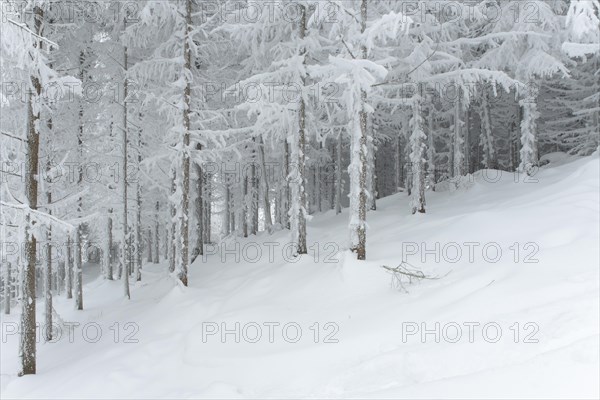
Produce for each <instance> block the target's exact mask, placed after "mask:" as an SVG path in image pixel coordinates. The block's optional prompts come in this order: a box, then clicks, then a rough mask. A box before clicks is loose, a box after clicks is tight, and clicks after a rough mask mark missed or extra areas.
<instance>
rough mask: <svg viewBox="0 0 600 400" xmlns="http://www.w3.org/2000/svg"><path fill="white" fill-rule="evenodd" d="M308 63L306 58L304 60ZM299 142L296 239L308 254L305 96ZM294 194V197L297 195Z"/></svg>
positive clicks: (303, 23)
mask: <svg viewBox="0 0 600 400" xmlns="http://www.w3.org/2000/svg"><path fill="white" fill-rule="evenodd" d="M300 16H301V18H300V40H302V41H303V40H304V39H305V38H306V7H305V6H304V5H301V6H300ZM300 55H301V56H303V57H306V48H305V47H304V46H303V47H302V48H301V50H300ZM303 63H304V64H306V59H305V60H304V61H303ZM300 81H301V82H300V85H301V86H302V87H305V86H306V75H305V74H302V75H301V78H300ZM298 117H299V118H298V138H297V140H298V142H297V144H296V146H297V151H296V159H295V160H294V161H295V162H296V164H297V165H296V168H297V169H298V176H297V177H296V178H295V179H296V180H297V181H298V182H296V183H295V185H296V190H295V191H296V193H294V194H295V195H296V196H297V199H293V200H294V201H297V202H299V205H298V206H297V207H296V208H297V209H298V211H297V212H298V215H297V216H296V218H297V226H296V227H295V229H296V232H295V235H296V240H297V242H298V243H297V246H298V247H297V252H298V254H307V252H308V250H307V246H306V214H307V210H306V208H307V204H306V131H305V130H306V104H305V102H304V97H301V98H300V108H299V113H298ZM296 196H294V197H296Z"/></svg>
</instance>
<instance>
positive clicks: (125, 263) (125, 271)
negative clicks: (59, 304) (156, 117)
mask: <svg viewBox="0 0 600 400" xmlns="http://www.w3.org/2000/svg"><path fill="white" fill-rule="evenodd" d="M123 24H124V28H125V27H126V25H127V19H126V18H125V19H124V21H123ZM123 69H124V71H123V72H124V80H123V143H122V146H123V165H122V171H121V172H122V174H123V177H122V179H123V221H122V223H123V239H122V252H121V265H122V269H121V279H122V281H123V295H124V296H125V297H127V298H128V299H130V298H131V295H130V293H129V273H130V270H131V267H130V265H129V263H130V262H131V255H130V253H129V226H128V224H127V164H128V159H127V158H128V155H127V145H128V138H127V95H128V92H127V90H128V88H127V86H128V84H129V82H128V79H127V46H123Z"/></svg>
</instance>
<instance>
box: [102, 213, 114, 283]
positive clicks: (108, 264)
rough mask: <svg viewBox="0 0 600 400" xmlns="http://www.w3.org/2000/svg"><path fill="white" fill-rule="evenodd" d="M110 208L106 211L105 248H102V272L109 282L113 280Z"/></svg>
mask: <svg viewBox="0 0 600 400" xmlns="http://www.w3.org/2000/svg"><path fill="white" fill-rule="evenodd" d="M111 215H112V208H110V209H109V210H108V215H107V221H106V246H105V248H104V263H105V266H104V271H105V272H106V279H108V280H109V281H112V280H113V268H112V259H111V251H112V242H113V239H112V217H111Z"/></svg>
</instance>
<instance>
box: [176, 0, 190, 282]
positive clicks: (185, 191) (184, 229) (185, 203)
mask: <svg viewBox="0 0 600 400" xmlns="http://www.w3.org/2000/svg"><path fill="white" fill-rule="evenodd" d="M191 32H192V0H186V2H185V32H184V37H183V58H184V62H185V65H184V69H185V73H184V76H185V80H186V85H185V89H184V93H183V102H184V109H183V130H184V132H183V154H182V156H183V160H182V176H181V181H182V182H181V184H182V188H181V218H180V221H179V224H180V228H181V231H180V235H181V254H180V259H179V266H178V275H179V279H180V280H181V283H183V285H184V286H187V285H188V261H189V258H188V256H189V244H190V241H189V214H190V213H189V206H190V155H189V147H190V110H191V82H190V78H189V76H188V74H191V73H192V54H191V50H190V44H189V41H190V40H192V38H191Z"/></svg>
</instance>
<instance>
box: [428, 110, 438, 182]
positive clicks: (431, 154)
mask: <svg viewBox="0 0 600 400" xmlns="http://www.w3.org/2000/svg"><path fill="white" fill-rule="evenodd" d="M433 113H434V110H433V107H430V109H429V129H428V131H429V132H427V133H428V134H427V140H428V145H427V166H428V175H429V177H428V179H429V184H430V185H431V191H433V192H435V184H436V182H437V179H436V176H435V173H436V168H435V146H434V140H433V132H434V122H435V121H434V117H433Z"/></svg>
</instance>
